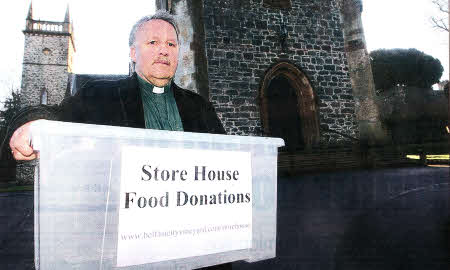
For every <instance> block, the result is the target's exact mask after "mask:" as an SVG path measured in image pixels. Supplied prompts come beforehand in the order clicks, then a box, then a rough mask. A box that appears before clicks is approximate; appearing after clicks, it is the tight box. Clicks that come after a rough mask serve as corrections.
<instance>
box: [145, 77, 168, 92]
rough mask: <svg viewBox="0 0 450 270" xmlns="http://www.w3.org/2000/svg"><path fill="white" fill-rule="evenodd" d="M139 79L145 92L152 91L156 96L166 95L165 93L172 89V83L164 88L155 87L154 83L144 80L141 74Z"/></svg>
mask: <svg viewBox="0 0 450 270" xmlns="http://www.w3.org/2000/svg"><path fill="white" fill-rule="evenodd" d="M137 77H138V79H139V85H140V87H141V88H142V89H143V90H145V91H149V90H150V91H151V92H152V93H154V94H164V92H167V90H168V89H169V88H170V84H171V81H170V82H169V83H168V84H167V85H165V86H164V87H158V86H155V85H153V84H152V83H150V82H148V81H147V80H145V79H144V78H142V77H141V76H140V75H139V74H137ZM165 89H166V90H165Z"/></svg>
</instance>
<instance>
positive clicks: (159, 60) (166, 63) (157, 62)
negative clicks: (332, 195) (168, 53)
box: [153, 58, 170, 65]
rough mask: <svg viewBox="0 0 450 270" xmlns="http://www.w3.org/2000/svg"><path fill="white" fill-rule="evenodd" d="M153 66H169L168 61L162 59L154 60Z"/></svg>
mask: <svg viewBox="0 0 450 270" xmlns="http://www.w3.org/2000/svg"><path fill="white" fill-rule="evenodd" d="M153 63H154V64H164V65H170V61H169V60H168V59H164V58H158V59H156V61H155V62H153Z"/></svg>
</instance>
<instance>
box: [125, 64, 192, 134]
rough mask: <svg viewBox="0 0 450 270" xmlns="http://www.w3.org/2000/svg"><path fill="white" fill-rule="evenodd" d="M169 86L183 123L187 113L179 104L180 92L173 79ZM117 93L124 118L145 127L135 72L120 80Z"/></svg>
mask: <svg viewBox="0 0 450 270" xmlns="http://www.w3.org/2000/svg"><path fill="white" fill-rule="evenodd" d="M170 87H171V90H172V93H173V95H174V98H175V102H176V103H177V107H178V112H179V113H180V117H181V121H182V122H183V123H184V122H185V120H186V119H185V117H186V115H187V114H186V113H185V108H184V106H181V104H182V102H181V99H182V98H183V97H182V93H181V91H180V89H179V87H178V86H177V85H176V84H175V83H174V82H173V80H172V83H171V86H170ZM119 94H120V99H121V100H123V101H124V106H125V108H123V109H124V110H125V114H126V118H127V119H128V120H131V121H132V120H136V125H137V127H142V128H143V127H145V120H144V107H143V105H142V98H141V91H139V81H138V77H137V74H136V72H134V73H133V74H132V75H131V76H130V77H128V78H126V79H124V80H122V81H121V82H120V85H119Z"/></svg>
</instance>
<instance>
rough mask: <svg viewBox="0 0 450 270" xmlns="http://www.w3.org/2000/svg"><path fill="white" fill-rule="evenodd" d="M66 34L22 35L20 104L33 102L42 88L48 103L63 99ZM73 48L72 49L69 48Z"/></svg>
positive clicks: (66, 53) (67, 63)
mask: <svg viewBox="0 0 450 270" xmlns="http://www.w3.org/2000/svg"><path fill="white" fill-rule="evenodd" d="M69 39H70V37H69V36H64V35H39V34H25V48H24V59H23V70H22V104H23V106H27V105H37V104H39V103H40V101H41V98H40V97H41V93H42V91H44V90H46V91H47V96H48V104H58V103H60V102H61V101H62V99H63V98H64V94H65V92H66V89H67V82H68V67H69V59H71V57H70V58H69V55H70V53H69ZM71 50H73V49H71Z"/></svg>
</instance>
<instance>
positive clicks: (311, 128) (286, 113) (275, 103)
mask: <svg viewBox="0 0 450 270" xmlns="http://www.w3.org/2000/svg"><path fill="white" fill-rule="evenodd" d="M260 100H261V118H262V119H261V120H262V123H263V127H264V134H265V135H266V136H271V137H281V138H283V139H284V141H285V143H286V150H289V151H290V152H291V151H295V150H300V149H304V148H310V147H311V146H313V145H314V144H317V143H318V142H319V136H320V134H319V121H318V115H317V114H318V111H317V105H316V101H315V95H314V92H313V89H312V87H311V84H310V83H309V80H308V78H307V77H306V76H305V74H303V72H301V71H300V70H299V69H298V68H297V67H296V66H294V65H292V64H290V63H287V62H282V63H278V64H276V65H275V66H273V67H272V68H271V69H270V70H269V71H268V72H267V73H266V75H265V77H264V80H263V83H262V85H261V89H260Z"/></svg>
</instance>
